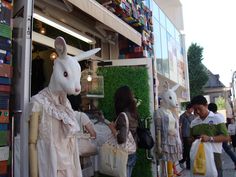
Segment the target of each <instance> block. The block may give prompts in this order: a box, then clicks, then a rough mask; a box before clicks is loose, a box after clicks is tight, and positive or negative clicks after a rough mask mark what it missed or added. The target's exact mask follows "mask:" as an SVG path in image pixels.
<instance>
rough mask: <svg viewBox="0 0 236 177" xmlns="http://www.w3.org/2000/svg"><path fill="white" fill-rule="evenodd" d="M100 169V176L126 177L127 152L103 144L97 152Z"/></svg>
mask: <svg viewBox="0 0 236 177" xmlns="http://www.w3.org/2000/svg"><path fill="white" fill-rule="evenodd" d="M99 158H100V160H99V161H100V167H99V171H100V172H101V173H102V174H106V175H109V176H116V177H126V175H127V171H126V170H127V169H126V166H127V161H128V151H127V150H126V149H124V148H117V147H116V146H113V145H111V144H108V143H105V144H104V145H102V146H101V148H100V151H99Z"/></svg>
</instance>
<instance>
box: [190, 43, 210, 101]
mask: <svg viewBox="0 0 236 177" xmlns="http://www.w3.org/2000/svg"><path fill="white" fill-rule="evenodd" d="M202 52H203V48H202V47H200V46H199V45H197V44H196V43H192V44H191V45H190V47H189V48H188V54H187V57H188V71H189V85H190V97H191V98H193V97H194V96H196V95H199V94H202V89H203V86H204V85H205V84H206V82H207V81H208V74H207V70H206V68H205V66H204V65H203V64H202V60H203V55H202Z"/></svg>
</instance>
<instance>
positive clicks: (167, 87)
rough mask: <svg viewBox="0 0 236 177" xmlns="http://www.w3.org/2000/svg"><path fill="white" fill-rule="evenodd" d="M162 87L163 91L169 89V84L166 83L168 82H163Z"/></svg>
mask: <svg viewBox="0 0 236 177" xmlns="http://www.w3.org/2000/svg"><path fill="white" fill-rule="evenodd" d="M163 87H164V89H165V90H168V89H169V83H168V81H165V82H164V86H163Z"/></svg>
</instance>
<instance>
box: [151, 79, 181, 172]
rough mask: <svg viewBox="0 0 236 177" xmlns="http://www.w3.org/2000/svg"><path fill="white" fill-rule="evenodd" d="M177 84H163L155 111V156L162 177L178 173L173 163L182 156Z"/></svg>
mask: <svg viewBox="0 0 236 177" xmlns="http://www.w3.org/2000/svg"><path fill="white" fill-rule="evenodd" d="M178 87H179V85H176V86H174V87H173V88H171V89H169V85H168V82H167V81H166V82H165V84H164V91H163V93H162V94H161V101H160V108H159V109H158V110H157V111H156V113H155V122H156V133H157V156H159V158H160V160H161V165H162V168H161V169H163V170H162V172H161V173H162V174H161V176H163V177H166V176H168V177H170V176H173V175H174V174H173V173H175V175H180V174H179V173H178V172H177V170H176V168H175V165H174V163H175V162H176V161H179V160H180V159H181V158H182V144H181V140H180V136H179V125H178V114H177V111H176V108H177V107H178V103H177V98H176V93H175V90H176V89H177V88H178ZM166 167H167V170H166Z"/></svg>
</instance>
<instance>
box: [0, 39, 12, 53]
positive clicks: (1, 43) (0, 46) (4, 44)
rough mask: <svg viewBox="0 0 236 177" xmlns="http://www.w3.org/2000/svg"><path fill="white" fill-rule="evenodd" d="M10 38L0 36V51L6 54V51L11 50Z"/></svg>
mask: <svg viewBox="0 0 236 177" xmlns="http://www.w3.org/2000/svg"><path fill="white" fill-rule="evenodd" d="M11 44H12V43H11V39H9V38H5V37H2V36H0V50H3V51H0V53H3V54H5V55H6V53H7V51H11Z"/></svg>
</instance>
